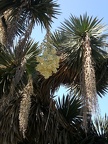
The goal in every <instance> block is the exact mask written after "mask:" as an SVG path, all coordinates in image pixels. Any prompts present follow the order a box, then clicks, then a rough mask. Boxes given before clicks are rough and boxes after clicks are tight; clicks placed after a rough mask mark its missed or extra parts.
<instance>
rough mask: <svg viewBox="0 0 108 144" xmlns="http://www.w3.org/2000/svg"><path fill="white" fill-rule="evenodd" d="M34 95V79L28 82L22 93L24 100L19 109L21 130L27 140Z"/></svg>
mask: <svg viewBox="0 0 108 144" xmlns="http://www.w3.org/2000/svg"><path fill="white" fill-rule="evenodd" d="M32 94H33V84H32V78H31V77H30V78H29V80H28V84H27V85H26V86H25V88H24V89H23V91H22V100H21V102H20V109H19V128H20V131H21V132H22V134H23V137H24V138H25V133H26V130H27V125H28V117H29V112H30V107H31V95H32Z"/></svg>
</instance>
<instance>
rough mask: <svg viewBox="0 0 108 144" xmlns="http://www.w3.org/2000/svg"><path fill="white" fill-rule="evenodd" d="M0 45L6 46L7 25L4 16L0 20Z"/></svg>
mask: <svg viewBox="0 0 108 144" xmlns="http://www.w3.org/2000/svg"><path fill="white" fill-rule="evenodd" d="M0 43H1V44H2V45H5V46H6V45H7V24H6V21H5V18H4V16H3V17H2V18H0Z"/></svg>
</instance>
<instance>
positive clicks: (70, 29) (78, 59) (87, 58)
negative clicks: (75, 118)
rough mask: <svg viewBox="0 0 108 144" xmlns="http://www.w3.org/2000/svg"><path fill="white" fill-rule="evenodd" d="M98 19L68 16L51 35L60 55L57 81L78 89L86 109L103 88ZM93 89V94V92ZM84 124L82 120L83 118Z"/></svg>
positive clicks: (104, 74)
mask: <svg viewBox="0 0 108 144" xmlns="http://www.w3.org/2000/svg"><path fill="white" fill-rule="evenodd" d="M104 29H105V26H104V25H102V24H101V20H98V19H97V18H93V17H89V16H87V14H85V15H83V16H80V17H75V16H72V15H71V17H70V19H69V20H65V21H64V23H62V26H61V30H60V31H59V32H55V33H54V34H53V35H52V36H51V39H52V41H53V42H52V43H53V44H54V46H55V47H56V49H57V51H58V54H60V55H61V63H60V68H59V69H58V72H57V73H56V74H55V76H54V77H53V79H54V78H55V81H56V78H57V80H58V83H57V84H56V87H57V86H59V85H60V83H63V84H66V85H68V84H69V85H70V87H71V88H77V89H78V90H80V92H81V94H82V98H83V102H84V105H85V108H84V111H85V112H84V115H85V116H84V117H86V113H87V111H90V112H91V111H93V110H94V111H95V110H96V107H97V105H98V104H97V94H99V95H100V96H102V95H103V94H104V93H105V92H106V91H107V86H108V77H107V74H108V68H107V52H105V50H104V48H105V47H107V46H108V45H107V42H106V38H107V36H108V35H107V34H103V33H102V32H103V30H104ZM96 92H97V94H96ZM85 125H86V121H85Z"/></svg>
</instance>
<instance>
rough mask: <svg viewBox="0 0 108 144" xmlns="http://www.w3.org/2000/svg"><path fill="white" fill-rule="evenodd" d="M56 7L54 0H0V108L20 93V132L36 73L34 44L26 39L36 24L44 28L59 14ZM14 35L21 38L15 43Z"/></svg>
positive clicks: (23, 129) (35, 48)
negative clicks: (0, 102)
mask: <svg viewBox="0 0 108 144" xmlns="http://www.w3.org/2000/svg"><path fill="white" fill-rule="evenodd" d="M57 8H58V5H57V4H56V3H55V2H53V0H44V1H41V0H38V1H35V0H32V1H31V0H30V1H23V0H20V1H7V0H6V1H0V14H1V15H0V26H1V27H0V31H1V40H0V42H1V46H0V55H1V62H0V63H1V65H0V73H1V81H0V85H1V87H0V89H1V93H0V98H1V101H2V102H3V104H2V106H1V111H2V108H4V107H5V106H6V105H7V104H9V102H10V101H11V98H12V97H14V95H20V96H22V99H21V102H20V108H19V126H20V130H21V131H22V133H23V136H25V131H26V129H27V121H28V115H29V110H30V104H31V98H30V97H31V95H32V94H33V80H32V79H33V74H34V73H35V74H36V75H37V73H36V70H35V67H36V65H37V62H36V56H37V44H33V43H32V42H31V41H29V37H30V34H31V32H32V29H33V27H34V25H35V24H41V26H42V27H44V28H47V27H48V26H51V22H52V20H51V18H52V17H53V18H55V14H58V10H57ZM15 36H20V38H19V42H18V45H17V46H15V47H13V40H14V38H15ZM32 44H33V45H32ZM3 45H4V46H3ZM12 48H13V49H12ZM4 56H5V57H6V59H4ZM20 93H21V94H20Z"/></svg>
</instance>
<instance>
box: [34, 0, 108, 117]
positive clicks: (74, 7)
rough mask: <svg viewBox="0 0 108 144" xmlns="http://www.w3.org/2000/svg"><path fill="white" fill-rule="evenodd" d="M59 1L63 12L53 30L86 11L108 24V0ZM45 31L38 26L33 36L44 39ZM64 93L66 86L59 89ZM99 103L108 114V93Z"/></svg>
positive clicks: (39, 39) (101, 108)
mask: <svg viewBox="0 0 108 144" xmlns="http://www.w3.org/2000/svg"><path fill="white" fill-rule="evenodd" d="M57 3H58V4H60V9H61V10H60V11H61V14H60V15H59V16H57V19H54V20H53V21H54V23H53V24H52V29H51V30H52V31H54V30H55V29H57V28H58V27H59V26H60V25H61V22H63V21H64V19H68V18H69V17H70V14H72V15H75V16H79V15H83V14H84V13H86V12H87V14H88V15H90V16H94V17H96V16H97V17H98V18H99V19H102V18H103V20H102V23H103V24H107V25H108V14H107V13H108V0H58V1H57ZM45 33H46V31H45V30H43V31H41V28H40V27H37V26H36V27H35V29H34V31H33V33H32V37H33V39H34V40H35V41H42V39H43V38H44V35H45ZM62 93H65V89H64V88H62V89H61V90H60V91H59V95H62ZM99 105H100V112H101V115H102V116H104V114H105V113H107V115H108V94H106V95H105V96H104V97H103V98H99Z"/></svg>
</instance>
